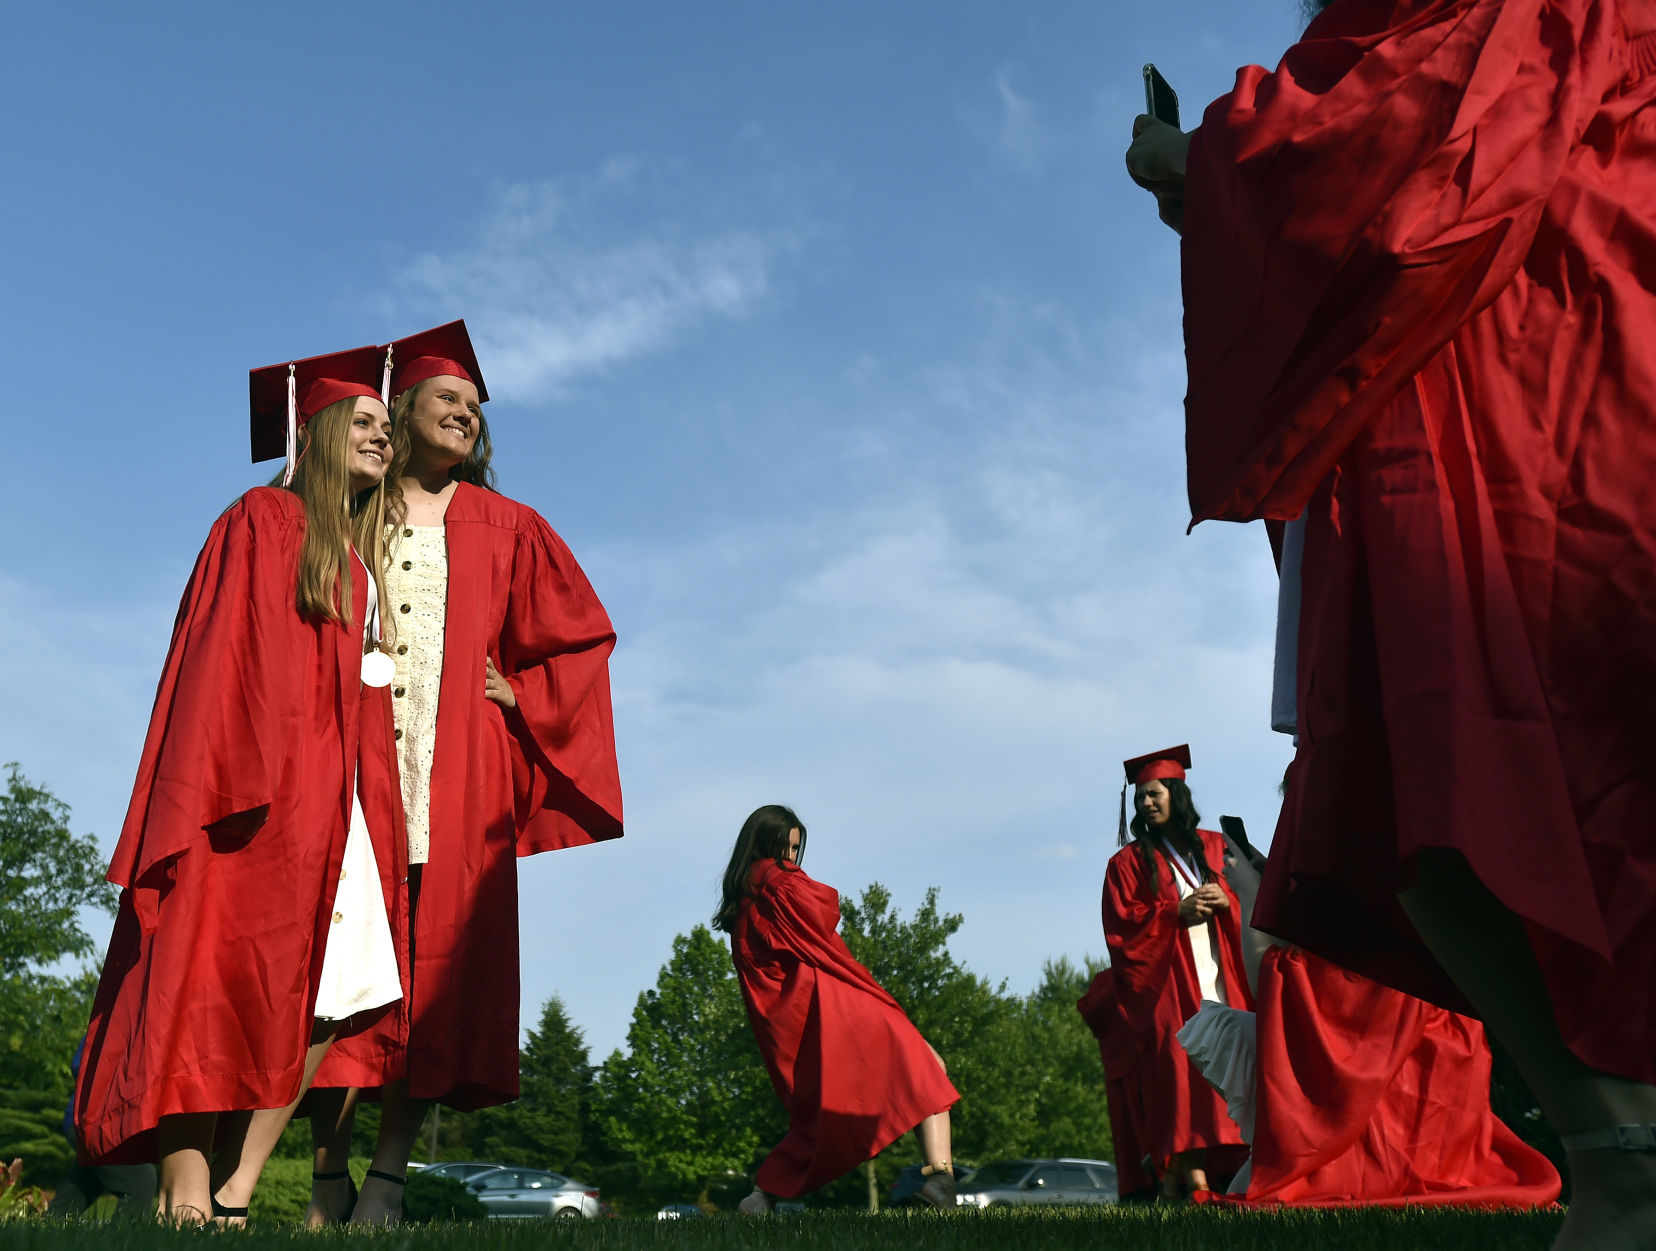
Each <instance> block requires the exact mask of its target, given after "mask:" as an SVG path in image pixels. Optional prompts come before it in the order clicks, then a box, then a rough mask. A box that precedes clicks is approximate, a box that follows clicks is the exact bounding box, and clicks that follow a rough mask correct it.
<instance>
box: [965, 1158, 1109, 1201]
mask: <svg viewBox="0 0 1656 1251" xmlns="http://www.w3.org/2000/svg"><path fill="white" fill-rule="evenodd" d="M1115 1201H1116V1170H1115V1165H1113V1164H1110V1163H1109V1162H1107V1161H1105V1160H1074V1159H1059V1160H996V1161H994V1162H993V1163H991V1164H985V1165H984V1166H983V1167H982V1168H980V1169H978V1171H977V1172H975V1173H973V1174H972V1177H971V1180H970V1181H967V1182H963V1183H961V1184H960V1186H959V1187H958V1188H957V1190H956V1191H955V1203H956V1204H957V1205H958V1206H960V1207H963V1208H992V1207H999V1206H1002V1205H1008V1206H1010V1205H1013V1204H1047V1205H1050V1206H1057V1205H1059V1204H1067V1203H1114V1202H1115Z"/></svg>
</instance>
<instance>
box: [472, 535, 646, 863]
mask: <svg viewBox="0 0 1656 1251" xmlns="http://www.w3.org/2000/svg"><path fill="white" fill-rule="evenodd" d="M523 514H524V517H523V521H522V523H521V524H520V526H519V528H518V534H517V540H516V547H515V550H514V552H513V558H512V586H511V593H510V595H509V597H508V600H507V605H506V619H505V624H504V625H503V627H502V629H501V636H500V657H499V660H498V662H497V663H498V665H499V668H500V671H501V672H502V673H503V674H505V675H506V676H507V680H508V681H509V682H510V683H511V685H512V690H513V692H514V693H515V694H516V696H517V708H516V709H514V710H513V712H512V715H511V716H510V717H509V719H508V720H509V724H511V726H512V728H513V730H514V738H515V740H516V743H515V751H514V759H513V774H514V784H515V790H516V794H517V807H518V824H519V830H520V832H519V835H518V855H520V856H527V855H532V854H534V853H535V852H540V851H550V850H553V849H555V848H559V847H570V846H574V845H577V844H581V843H590V842H595V841H597V840H600V839H608V838H619V837H620V836H621V778H620V773H619V770H618V768H617V765H616V760H615V722H614V715H613V713H612V711H611V708H610V685H609V657H610V652H612V651H613V650H614V649H615V630H614V629H613V627H611V625H610V620H609V615H608V614H607V613H606V612H605V611H604V606H603V605H602V604H601V603H599V602H598V596H597V595H596V594H594V592H593V590H592V586H591V584H590V583H588V582H587V579H586V575H585V574H584V573H582V572H581V567H580V565H578V564H577V563H576V562H575V557H574V556H573V555H572V554H571V553H570V551H569V548H567V547H565V546H564V542H563V540H562V539H560V538H559V537H558V536H557V535H556V534H555V533H553V531H552V528H551V527H550V526H548V525H547V524H546V522H545V521H543V520H541V518H540V517H539V516H538V515H537V514H536V513H534V512H533V511H532V510H530V509H524V510H523Z"/></svg>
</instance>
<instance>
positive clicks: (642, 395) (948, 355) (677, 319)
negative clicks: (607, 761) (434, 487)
mask: <svg viewBox="0 0 1656 1251" xmlns="http://www.w3.org/2000/svg"><path fill="white" fill-rule="evenodd" d="M459 14H460V10H459V9H458V8H456V7H454V6H439V5H435V4H421V3H404V4H399V5H395V6H391V5H374V4H365V3H364V4H351V5H321V4H289V5H284V6H280V7H278V8H272V7H268V6H266V7H261V8H259V9H255V8H253V7H252V6H234V5H222V4H212V5H209V4H200V5H177V4H158V5H152V6H141V7H139V6H113V5H109V6H68V5H31V6H26V7H24V8H21V9H18V10H17V11H15V12H13V13H11V14H10V15H9V16H8V45H9V56H8V70H7V74H6V76H5V77H4V80H3V81H0V105H3V108H4V111H5V115H6V116H7V117H8V119H10V125H9V126H8V132H9V133H8V142H7V148H6V154H5V159H6V162H7V173H8V179H7V181H8V192H7V194H6V196H5V197H4V199H3V201H0V225H3V226H4V234H5V238H6V239H7V240H8V247H7V248H6V249H5V252H4V254H3V255H0V282H3V289H4V290H5V291H6V292H7V295H8V298H7V300H6V302H5V305H4V307H3V309H0V328H3V331H4V333H3V334H0V343H3V344H4V348H3V356H0V366H3V368H4V373H5V377H6V378H7V380H8V382H9V384H10V386H11V388H12V395H13V397H14V403H13V406H12V407H13V409H14V411H16V410H19V409H21V410H23V411H31V410H33V411H39V410H41V409H45V410H46V412H45V413H44V420H43V421H42V422H41V425H40V427H39V431H38V433H37V434H36V435H34V437H31V438H30V439H29V440H27V441H25V443H24V444H23V445H22V448H21V449H20V450H19V451H18V452H16V453H14V455H13V458H12V464H13V466H14V468H13V472H12V473H11V474H10V475H8V481H7V487H6V490H5V491H4V493H0V525H3V526H4V530H5V533H6V535H7V536H8V537H9V542H7V543H6V544H5V547H4V549H3V550H4V554H3V556H0V707H3V708H4V710H5V714H4V716H3V717H0V760H16V761H18V762H20V763H21V764H22V766H23V768H24V770H25V772H26V773H27V774H28V775H29V776H30V777H31V778H32V779H34V780H36V781H38V782H40V783H42V784H44V785H46V786H48V787H49V788H50V789H52V790H53V791H54V792H56V793H57V794H58V795H59V796H61V797H62V798H63V799H64V800H65V801H67V802H68V803H69V804H71V805H72V807H73V809H74V816H75V824H76V826H77V828H78V829H81V830H83V831H93V832H96V833H97V835H98V836H99V837H100V839H101V840H103V842H104V844H105V845H106V846H111V845H112V840H113V836H114V834H115V833H116V832H117V831H118V829H119V826H120V822H121V818H122V815H123V813H124V811H125V806H126V800H127V797H128V793H129V791H130V787H131V783H132V775H133V772H134V769H135V767H136V763H137V756H138V750H139V747H140V743H141V740H142V735H143V730H144V725H145V722H146V719H147V716H148V711H149V705H150V701H151V699H152V697H153V694H154V684H155V679H156V676H157V674H158V672H159V669H160V664H161V659H162V656H163V654H164V651H165V647H166V640H167V636H168V632H169V629H170V625H171V620H172V615H173V612H174V610H175V608H176V605H177V599H178V595H179V592H180V590H181V589H182V587H183V583H184V580H185V578H186V576H187V574H188V572H189V568H190V565H191V563H192V561H193V559H194V556H195V553H196V551H197V550H198V548H199V546H200V543H201V540H202V538H203V537H204V535H205V533H206V530H207V528H208V526H209V524H210V523H211V521H212V518H213V517H214V516H215V515H216V514H217V512H218V511H219V510H220V509H222V508H223V507H224V506H225V505H226V504H227V503H228V502H229V501H230V500H232V499H234V498H235V496H236V495H237V494H238V493H239V492H240V491H242V490H244V489H245V488H246V487H248V486H249V485H252V484H253V483H255V482H258V481H261V480H263V479H264V477H265V476H266V475H267V467H259V468H257V469H255V468H254V467H252V466H250V465H249V464H248V462H247V442H246V440H247V433H246V431H247V425H246V416H245V414H246V371H247V370H248V369H249V368H251V367H253V366H258V365H264V364H268V363H270V362H272V361H276V360H281V359H288V358H291V357H295V356H303V355H309V354H312V353H316V352H322V351H328V350H332V349H336V348H343V347H349V346H355V345H357V344H361V343H368V342H376V341H384V340H386V339H388V338H391V337H394V336H396V335H400V334H406V333H409V332H411V331H413V330H416V329H420V328H423V327H425V326H428V325H431V324H435V323H437V322H440V321H447V320H449V319H451V318H453V317H459V316H464V317H465V318H466V319H467V321H468V323H469V325H470V326H471V328H472V331H473V335H474V338H475V339H476V340H477V342H478V347H479V354H480V357H481V360H482V363H483V368H484V371H485V374H486V377H487V379H488V382H489V388H490V392H491V394H492V395H493V396H494V400H493V402H492V403H491V404H490V406H489V418H490V423H491V428H492V430H493V432H494V436H495V443H496V448H497V462H496V463H497V467H498V469H499V472H500V484H501V487H502V489H503V490H504V491H505V492H506V493H507V494H509V495H512V496H514V497H515V498H517V499H520V500H522V501H524V502H526V503H528V504H530V505H532V506H533V507H535V508H536V509H538V510H539V511H540V512H541V513H542V514H543V515H544V516H546V518H547V519H548V520H549V521H550V522H551V523H552V525H553V526H554V527H555V528H557V529H558V530H559V531H560V532H561V533H562V534H563V535H564V537H565V538H566V539H567V540H568V541H569V543H570V545H571V546H572V547H573V549H574V550H575V552H576V553H577V555H578V556H579V557H580V558H581V560H582V563H583V565H584V566H585V568H586V570H587V572H588V575H589V576H590V577H591V579H592V581H593V583H594V585H595V586H596V587H597V589H598V590H599V593H600V594H601V596H602V597H603V598H604V600H605V602H606V604H607V606H608V608H609V609H610V612H611V615H612V617H613V618H614V620H615V623H616V626H617V629H618V631H619V633H620V636H621V643H620V647H619V649H618V651H617V653H616V657H615V661H614V666H613V678H614V685H615V695H616V720H617V732H618V740H619V748H620V753H621V765H622V781H623V785H624V787H625V790H626V802H627V809H628V835H627V837H626V838H625V839H624V840H623V841H621V842H620V843H617V844H612V845H609V846H605V847H598V848H590V849H582V850H578V851H569V852H561V853H556V854H554V855H549V856H540V857H536V858H534V859H531V860H529V861H525V862H523V863H522V869H521V887H522V893H523V897H524V902H525V906H524V921H523V966H524V979H523V980H524V1000H525V1002H524V1016H525V1018H526V1019H530V1020H532V1019H533V1017H534V1016H535V1015H537V1013H538V1006H539V1003H540V1001H541V1000H542V999H543V998H544V997H545V996H546V995H547V994H550V993H553V992H554V991H555V992H558V993H560V994H562V995H563V996H564V997H565V999H566V1001H567V1003H568V1004H569V1007H570V1009H571V1011H572V1013H573V1015H574V1017H575V1019H576V1021H577V1023H579V1024H580V1025H581V1026H582V1027H583V1028H584V1029H585V1030H586V1031H587V1034H588V1036H589V1039H590V1041H591V1042H592V1043H593V1044H594V1048H595V1050H596V1051H597V1052H599V1053H600V1054H601V1053H602V1052H604V1051H606V1050H607V1049H608V1048H610V1047H612V1046H615V1045H617V1044H619V1043H620V1042H622V1040H623V1038H624V1035H625V1030H626V1024H627V1020H628V1017H629V1014H630V1012H631V1009H632V1005H633V1001H634V999H635V997H636V995H637V993H638V991H639V990H640V989H642V988H643V987H644V986H646V985H648V984H650V983H651V981H652V980H653V978H654V975H655V973H656V970H657V969H658V967H659V966H660V964H661V963H662V961H663V960H664V959H665V957H666V955H667V953H668V948H669V944H670V942H671V939H672V936H673V935H674V934H675V933H678V932H681V931H683V930H685V929H688V928H689V927H690V926H691V925H693V924H695V923H696V922H698V921H701V920H705V919H706V917H707V916H708V914H709V913H710V912H711V909H712V906H713V895H714V890H715V884H716V881H717V879H718V876H719V873H720V871H721V869H722V867H723V863H724V859H725V857H726V856H727V855H728V852H729V847H730V844H731V842H732V840H733V838H734V835H735V831H736V828H737V826H738V825H739V824H740V822H741V820H742V818H743V817H744V816H745V815H746V814H747V813H748V812H749V811H750V810H751V809H752V808H754V807H755V806H757V805H758V804H761V803H767V802H784V803H789V804H791V805H793V806H794V807H795V808H796V809H797V810H798V811H799V812H800V813H801V815H802V816H803V818H804V819H805V821H806V822H807V823H808V825H809V827H810V830H811V847H810V857H809V862H808V867H809V868H810V869H811V870H812V871H813V873H814V874H815V875H816V876H818V877H820V878H822V879H823V880H825V881H828V882H830V883H832V884H834V885H836V886H838V887H839V888H840V889H841V890H842V891H846V892H850V891H855V890H857V889H860V888H861V887H862V886H863V885H865V884H866V883H868V882H869V881H872V880H876V879H877V880H879V881H882V882H884V883H885V884H886V885H888V886H889V887H891V889H892V890H893V891H894V893H895V895H896V898H897V901H898V903H899V905H900V906H902V907H903V908H904V909H905V910H907V909H910V908H912V907H913V906H914V905H916V904H917V903H918V902H919V901H920V898H921V897H922V895H923V893H924V890H925V888H926V887H927V886H929V885H936V886H938V887H940V888H941V892H942V894H941V900H942V904H943V906H944V907H945V908H948V909H952V910H956V911H960V912H963V913H964V914H965V916H966V924H965V927H964V928H963V929H962V931H961V933H960V935H959V936H958V938H957V939H956V942H955V950H956V951H957V953H958V954H959V955H960V956H962V957H963V958H964V959H965V960H966V961H967V962H968V963H969V964H970V965H971V966H972V967H973V968H974V969H976V970H978V971H979V972H982V973H984V974H986V975H988V976H990V977H992V978H994V979H997V980H999V979H1003V978H1004V979H1005V980H1006V981H1007V982H1008V983H1009V985H1010V986H1011V987H1012V988H1013V989H1016V990H1026V989H1029V988H1030V987H1032V986H1033V985H1034V984H1035V982H1036V980H1037V979H1038V977H1039V971H1040V965H1041V962H1042V960H1043V959H1044V958H1046V957H1049V956H1056V955H1061V954H1067V955H1069V956H1071V957H1073V958H1076V959H1079V958H1081V957H1082V956H1084V955H1086V954H1088V953H1097V952H1100V951H1102V948H1103V942H1102V936H1101V933H1100V930H1099V919H1098V916H1099V914H1098V891H1099V882H1100V879H1101V876H1102V872H1103V867H1104V862H1105V860H1106V859H1107V857H1108V855H1109V853H1110V852H1111V851H1112V850H1113V848H1114V839H1115V821H1116V816H1115V809H1116V794H1117V792H1116V786H1117V778H1118V768H1119V766H1118V765H1117V763H1116V762H1117V761H1119V760H1120V759H1121V758H1123V757H1125V756H1129V755H1136V754H1139V753H1140V752H1143V751H1147V750H1151V749H1154V748H1158V747H1161V746H1165V745H1167V744H1170V743H1174V742H1179V741H1184V740H1186V739H1188V740H1189V741H1190V742H1191V743H1192V745H1193V750H1194V753H1195V759H1196V769H1195V770H1194V771H1193V772H1192V775H1191V783H1192V786H1193V789H1194V791H1195V794H1196V798H1197V802H1198V804H1199V806H1200V807H1201V808H1202V809H1203V811H1204V813H1205V814H1207V816H1208V817H1209V819H1210V820H1211V819H1213V818H1216V817H1217V816H1218V814H1219V813H1220V812H1233V813H1239V814H1241V815H1243V816H1244V817H1245V818H1246V819H1247V821H1248V824H1249V828H1250V830H1251V831H1253V832H1255V833H1256V836H1257V837H1258V841H1261V842H1263V841H1265V839H1266V837H1267V836H1268V834H1269V831H1270V829H1271V827H1272V825H1273V824H1274V821H1275V816H1276V801H1275V783H1276V781H1277V779H1278V778H1279V777H1280V775H1281V771H1282V767H1283V765H1284V764H1285V763H1286V760H1287V756H1288V750H1287V745H1286V742H1285V741H1284V740H1282V739H1281V738H1280V736H1275V735H1272V734H1271V733H1270V732H1269V730H1268V728H1267V713H1268V701H1269V682H1270V638H1271V628H1272V614H1273V611H1274V595H1275V588H1274V578H1273V573H1272V569H1271V564H1270V559H1269V553H1268V550H1267V548H1266V544H1265V540H1264V536H1263V534H1262V532H1261V531H1260V529H1259V528H1258V527H1257V526H1255V527H1239V526H1226V525H1207V526H1203V527H1202V528H1201V529H1200V530H1198V531H1196V532H1195V533H1194V534H1191V535H1188V536H1187V535H1186V534H1185V524H1186V521H1187V520H1188V512H1187V510H1186V507H1185V501H1184V480H1183V452H1182V446H1183V445H1182V423H1181V417H1180V399H1181V396H1182V394H1183V384H1184V373H1183V362H1182V350H1181V345H1180V337H1179V305H1178V290H1177V286H1178V257H1177V250H1176V246H1175V242H1176V241H1175V240H1174V239H1173V237H1172V236H1171V235H1170V234H1168V233H1167V232H1166V231H1165V230H1164V229H1163V228H1162V227H1161V226H1160V225H1159V224H1158V223H1157V222H1156V221H1155V218H1154V213H1153V209H1152V206H1151V204H1150V202H1149V200H1148V198H1147V197H1145V196H1144V195H1143V193H1141V192H1139V191H1138V190H1137V189H1136V188H1135V187H1133V186H1132V184H1131V183H1130V182H1129V181H1128V180H1127V178H1126V176H1125V175H1124V173H1123V172H1122V162H1121V153H1122V151H1123V150H1124V148H1125V146H1126V142H1127V139H1128V130H1129V126H1130V123H1131V119H1132V116H1133V115H1134V113H1136V112H1138V111H1139V109H1140V108H1141V102H1142V90H1141V87H1140V78H1139V67H1140V66H1141V64H1142V63H1143V62H1144V61H1146V60H1155V61H1156V62H1157V63H1158V65H1160V66H1161V68H1162V70H1163V72H1164V73H1165V74H1166V75H1167V77H1168V78H1169V79H1170V80H1171V81H1172V83H1173V84H1174V86H1175V87H1176V88H1177V89H1178V90H1179V92H1180V95H1181V98H1182V101H1183V104H1184V110H1185V118H1186V124H1187V125H1191V124H1194V122H1195V121H1196V120H1197V119H1198V117H1199V115H1200V110H1201V107H1202V106H1203V104H1204V103H1205V102H1206V101H1207V100H1208V99H1211V98H1212V97H1213V96H1215V95H1218V94H1220V93H1221V92H1223V91H1224V90H1226V89H1227V88H1228V86H1229V84H1230V81H1231V78H1232V75H1233V72H1234V70H1235V68H1236V67H1237V66H1238V65H1241V64H1243V63H1245V62H1249V61H1262V62H1264V63H1267V64H1272V63H1274V62H1275V60H1276V58H1277V57H1278V56H1279V55H1280V52H1281V50H1282V49H1283V47H1284V46H1286V44H1287V43H1288V42H1290V41H1291V39H1292V38H1293V34H1294V31H1295V30H1296V28H1297V26H1298V24H1299V20H1300V19H1299V16H1298V6H1297V4H1296V3H1295V0H1263V2H1260V3H1244V4H1228V3H1218V2H1216V0H1189V2H1184V3H1165V4H1161V5H1128V4H1123V3H1119V0H1090V2H1085V3H1081V2H1077V3H1059V2H1056V0H1055V2H1052V3H1042V4H1038V5H1023V6H1014V5H1008V4H993V3H967V2H954V3H949V4H943V3H930V4H920V3H913V4H889V3H883V4H873V3H861V2H855V3H853V2H849V0H842V2H840V3H836V4H833V5H815V6H806V5H794V4H774V3H771V4H760V3H719V4H704V5H682V4H667V3H655V4H642V3H615V4H606V5H575V4H567V3H557V4H550V3H549V4H514V5H497V4H479V5H476V6H472V7H470V8H469V9H468V10H467V11H466V13H465V17H464V20H463V21H462V20H461V18H460V17H459Z"/></svg>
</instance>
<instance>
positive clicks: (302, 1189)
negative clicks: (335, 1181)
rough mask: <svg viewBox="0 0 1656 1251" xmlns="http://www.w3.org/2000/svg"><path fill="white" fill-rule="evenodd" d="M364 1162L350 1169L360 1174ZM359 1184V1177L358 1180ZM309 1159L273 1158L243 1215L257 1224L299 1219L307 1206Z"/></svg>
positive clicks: (358, 1175) (309, 1191) (302, 1216)
mask: <svg viewBox="0 0 1656 1251" xmlns="http://www.w3.org/2000/svg"><path fill="white" fill-rule="evenodd" d="M366 1167H367V1166H366V1165H361V1164H359V1165H356V1166H354V1167H353V1168H352V1169H351V1173H352V1175H353V1176H355V1177H357V1178H358V1179H360V1178H361V1176H362V1172H363V1170H364V1168H366ZM358 1184H359V1185H360V1184H361V1183H360V1180H359V1182H358ZM310 1194H311V1162H310V1161H309V1160H294V1159H285V1160H284V1159H273V1160H271V1161H269V1162H268V1163H267V1164H266V1165H265V1168H264V1172H263V1173H262V1174H261V1175H260V1177H259V1184H258V1186H256V1187H255V1188H254V1190H253V1201H252V1202H251V1203H249V1204H248V1205H247V1219H248V1220H249V1221H258V1222H260V1223H261V1224H263V1223H268V1222H271V1221H302V1220H304V1219H305V1209H306V1208H308V1207H309V1206H310Z"/></svg>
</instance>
